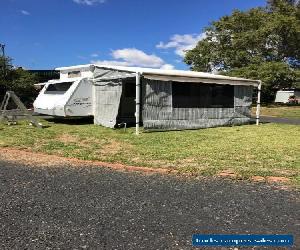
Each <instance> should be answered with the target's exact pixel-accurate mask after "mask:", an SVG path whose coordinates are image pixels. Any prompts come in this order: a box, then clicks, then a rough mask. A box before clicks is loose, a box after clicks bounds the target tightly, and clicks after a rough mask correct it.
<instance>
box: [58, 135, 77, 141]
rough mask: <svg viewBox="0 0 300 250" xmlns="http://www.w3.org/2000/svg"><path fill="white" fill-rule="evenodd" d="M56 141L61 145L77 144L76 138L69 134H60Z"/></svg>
mask: <svg viewBox="0 0 300 250" xmlns="http://www.w3.org/2000/svg"><path fill="white" fill-rule="evenodd" d="M56 139H57V140H58V141H60V142H63V143H77V142H78V141H79V140H78V137H77V136H74V135H70V134H62V135H59V136H58V137H57V138H56Z"/></svg>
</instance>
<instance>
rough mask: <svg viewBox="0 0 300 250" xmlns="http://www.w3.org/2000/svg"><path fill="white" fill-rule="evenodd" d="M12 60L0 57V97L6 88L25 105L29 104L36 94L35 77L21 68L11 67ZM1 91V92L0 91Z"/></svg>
mask: <svg viewBox="0 0 300 250" xmlns="http://www.w3.org/2000/svg"><path fill="white" fill-rule="evenodd" d="M11 62H12V60H11V58H9V57H5V58H4V57H3V56H2V57H0V65H3V66H2V67H1V68H0V69H1V70H0V97H1V100H0V102H1V101H2V97H3V95H4V92H5V91H6V90H12V91H14V92H15V93H16V94H17V95H18V96H19V97H20V99H21V100H22V101H23V102H24V103H25V104H27V105H30V104H31V103H32V102H33V100H34V99H35V97H36V95H37V90H36V89H35V88H34V84H35V83H37V82H38V81H37V77H36V76H35V75H34V74H31V73H30V72H28V71H26V70H23V69H22V68H17V69H15V68H13V66H12V63H11ZM1 92H2V93H1Z"/></svg>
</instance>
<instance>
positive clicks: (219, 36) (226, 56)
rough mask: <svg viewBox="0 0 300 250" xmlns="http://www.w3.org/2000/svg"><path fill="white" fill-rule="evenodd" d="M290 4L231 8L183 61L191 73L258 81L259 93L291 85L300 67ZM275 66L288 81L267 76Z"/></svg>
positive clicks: (276, 0) (297, 13) (299, 40)
mask: <svg viewBox="0 0 300 250" xmlns="http://www.w3.org/2000/svg"><path fill="white" fill-rule="evenodd" d="M296 3H297V2H296V1H293V0H272V1H268V4H267V6H266V7H265V8H253V9H250V10H248V11H244V12H243V11H239V10H234V11H233V13H232V14H231V15H230V16H224V17H221V18H220V19H219V20H218V21H215V22H213V23H212V24H211V25H210V26H209V27H207V28H206V29H205V32H206V38H205V39H203V40H201V41H200V42H198V44H197V46H196V47H195V48H194V49H192V50H190V51H187V53H186V56H185V59H184V61H185V62H186V63H187V64H188V65H190V67H191V69H192V70H195V71H207V72H211V71H213V70H218V71H219V72H221V73H222V74H229V75H233V76H235V75H236V76H242V77H250V78H254V79H260V78H261V80H263V81H266V82H264V84H265V85H266V86H268V87H266V86H265V87H264V90H266V89H268V90H269V91H271V89H273V92H274V89H275V88H282V87H284V86H293V84H295V82H296V81H297V80H298V79H297V75H299V74H298V73H297V72H295V71H298V70H299V69H300V46H299V44H300V8H299V5H297V4H296ZM279 68H280V72H283V71H284V72H285V74H286V75H287V79H292V81H290V80H287V79H285V78H284V77H283V76H282V75H281V76H279V77H277V76H276V77H273V76H272V75H274V74H275V75H276V73H277V72H276V71H275V70H278V69H279ZM254 69H256V71H258V72H257V74H254ZM267 72H268V74H269V75H268V76H267V75H266V73H267ZM262 77H263V78H262ZM279 79H280V81H279ZM286 81H287V82H286ZM269 91H267V92H265V93H263V97H264V98H265V100H266V99H270V98H271V96H270V95H269V94H270V93H269ZM268 93H269V94H268Z"/></svg>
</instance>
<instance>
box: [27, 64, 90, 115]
mask: <svg viewBox="0 0 300 250" xmlns="http://www.w3.org/2000/svg"><path fill="white" fill-rule="evenodd" d="M56 70H59V72H60V79H58V80H50V81H48V82H45V83H39V84H37V85H43V88H42V90H41V91H40V93H39V95H38V97H37V98H36V100H35V101H34V103H33V107H34V111H35V112H36V113H40V114H45V115H51V116H62V117H68V116H80V117H81V116H92V115H93V109H92V82H91V78H92V76H93V66H92V65H78V66H76V67H66V68H57V69H56Z"/></svg>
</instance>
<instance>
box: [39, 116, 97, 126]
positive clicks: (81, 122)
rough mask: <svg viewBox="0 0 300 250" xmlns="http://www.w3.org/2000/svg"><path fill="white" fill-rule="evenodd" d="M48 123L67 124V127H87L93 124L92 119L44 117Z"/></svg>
mask: <svg viewBox="0 0 300 250" xmlns="http://www.w3.org/2000/svg"><path fill="white" fill-rule="evenodd" d="M44 119H45V120H46V121H48V122H53V123H58V124H67V125H87V124H93V123H94V120H93V117H46V118H44Z"/></svg>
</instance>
